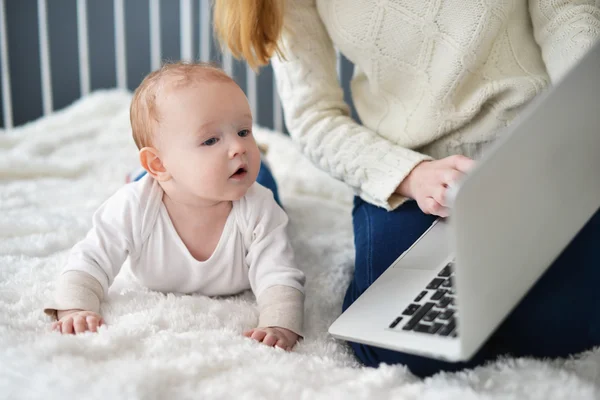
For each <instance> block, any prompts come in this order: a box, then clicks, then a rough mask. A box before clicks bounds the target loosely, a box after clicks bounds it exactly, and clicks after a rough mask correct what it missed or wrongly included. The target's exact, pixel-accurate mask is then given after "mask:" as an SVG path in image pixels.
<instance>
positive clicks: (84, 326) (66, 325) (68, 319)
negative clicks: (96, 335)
mask: <svg viewBox="0 0 600 400" xmlns="http://www.w3.org/2000/svg"><path fill="white" fill-rule="evenodd" d="M57 317H58V321H56V322H54V323H53V324H52V330H55V331H59V332H61V333H71V334H74V333H83V332H85V331H90V332H96V331H97V329H98V327H99V326H102V324H104V321H103V320H102V317H101V316H100V315H98V314H96V313H95V312H93V311H84V310H65V311H59V312H58V315H57Z"/></svg>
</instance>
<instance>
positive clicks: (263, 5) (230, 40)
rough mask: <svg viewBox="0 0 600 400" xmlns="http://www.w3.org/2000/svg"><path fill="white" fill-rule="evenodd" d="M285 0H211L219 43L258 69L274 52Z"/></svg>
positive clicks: (281, 24) (276, 47)
mask: <svg viewBox="0 0 600 400" xmlns="http://www.w3.org/2000/svg"><path fill="white" fill-rule="evenodd" d="M283 3H284V0H242V1H237V0H214V5H213V7H214V14H213V23H214V28H215V32H216V34H217V37H218V38H219V41H220V42H221V45H223V46H224V47H227V48H229V50H230V51H231V54H233V55H234V56H235V57H236V58H243V59H245V60H246V61H247V62H248V64H249V65H250V66H251V67H252V68H253V69H255V70H256V69H257V67H258V66H260V65H265V64H268V63H269V58H271V57H272V56H273V55H274V54H275V53H276V54H278V55H280V56H283V54H282V52H281V49H280V48H279V46H278V44H277V42H278V41H279V37H280V36H281V32H282V30H283V7H284V4H283Z"/></svg>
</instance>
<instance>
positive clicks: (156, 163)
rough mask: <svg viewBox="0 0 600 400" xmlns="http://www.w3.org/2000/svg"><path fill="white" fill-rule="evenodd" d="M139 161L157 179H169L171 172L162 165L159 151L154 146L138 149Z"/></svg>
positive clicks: (161, 180) (163, 180)
mask: <svg viewBox="0 0 600 400" xmlns="http://www.w3.org/2000/svg"><path fill="white" fill-rule="evenodd" d="M140 163H141V164H142V167H144V169H145V170H146V171H148V173H149V174H150V175H151V176H152V177H153V178H154V179H156V180H157V181H159V182H165V181H168V180H169V179H171V174H170V173H169V172H168V171H167V169H166V168H165V166H164V165H163V162H162V160H161V159H160V155H159V152H158V150H157V149H155V148H154V147H144V148H143V149H141V150H140Z"/></svg>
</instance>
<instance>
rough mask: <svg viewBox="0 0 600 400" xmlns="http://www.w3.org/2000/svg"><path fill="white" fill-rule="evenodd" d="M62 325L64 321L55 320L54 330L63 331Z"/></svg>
mask: <svg viewBox="0 0 600 400" xmlns="http://www.w3.org/2000/svg"><path fill="white" fill-rule="evenodd" d="M61 325H62V323H61V322H60V321H55V322H53V323H52V330H53V331H58V332H60V331H61Z"/></svg>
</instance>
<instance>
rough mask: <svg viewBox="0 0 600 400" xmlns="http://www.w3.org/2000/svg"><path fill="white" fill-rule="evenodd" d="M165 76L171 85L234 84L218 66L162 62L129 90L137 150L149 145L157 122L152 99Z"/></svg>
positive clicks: (131, 119) (176, 86)
mask: <svg viewBox="0 0 600 400" xmlns="http://www.w3.org/2000/svg"><path fill="white" fill-rule="evenodd" d="M165 79H169V84H170V85H172V86H173V87H175V88H178V87H181V86H184V85H188V84H191V83H195V82H203V81H207V80H216V81H221V82H233V83H235V81H234V80H233V79H232V78H231V77H230V76H229V75H227V74H226V73H225V71H223V70H222V69H221V68H219V67H217V66H215V65H213V64H210V63H201V62H196V63H186V62H175V63H166V64H164V65H163V66H162V67H161V68H160V69H158V70H156V71H153V72H151V73H149V74H148V75H146V77H145V78H144V80H143V81H142V83H140V85H139V86H138V87H137V89H136V90H135V92H134V93H133V98H132V99H131V106H130V109H129V119H130V121H131V133H132V135H133V140H134V141H135V144H136V146H137V147H138V149H142V148H144V147H148V146H152V138H153V134H154V130H155V127H156V125H157V124H158V123H159V122H160V114H159V110H158V107H157V105H156V99H157V96H158V93H159V91H160V89H161V88H162V87H163V84H164V80H165Z"/></svg>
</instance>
